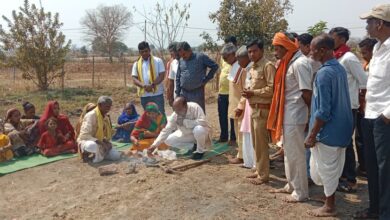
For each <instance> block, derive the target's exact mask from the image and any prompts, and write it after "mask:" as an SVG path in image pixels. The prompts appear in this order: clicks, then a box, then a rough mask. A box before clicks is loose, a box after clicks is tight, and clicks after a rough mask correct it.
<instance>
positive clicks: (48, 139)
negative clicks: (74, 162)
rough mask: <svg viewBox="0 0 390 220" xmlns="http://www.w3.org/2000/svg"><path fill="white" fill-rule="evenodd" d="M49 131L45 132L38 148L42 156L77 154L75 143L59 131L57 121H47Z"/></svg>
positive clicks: (53, 119) (50, 119)
mask: <svg viewBox="0 0 390 220" xmlns="http://www.w3.org/2000/svg"><path fill="white" fill-rule="evenodd" d="M46 127H47V131H45V132H44V133H43V134H42V136H41V138H40V140H39V142H38V147H39V148H40V150H41V154H42V155H44V156H47V157H51V156H57V155H59V154H64V153H76V152H77V150H76V149H77V147H76V146H75V143H74V141H72V140H67V139H66V137H65V136H64V135H62V134H61V132H58V131H57V119H55V118H53V117H52V118H49V119H48V120H47V121H46Z"/></svg>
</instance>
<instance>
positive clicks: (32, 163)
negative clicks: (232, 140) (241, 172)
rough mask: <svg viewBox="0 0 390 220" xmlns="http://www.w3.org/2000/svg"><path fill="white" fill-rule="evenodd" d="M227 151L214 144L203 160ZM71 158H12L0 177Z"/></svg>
mask: <svg viewBox="0 0 390 220" xmlns="http://www.w3.org/2000/svg"><path fill="white" fill-rule="evenodd" d="M113 145H114V147H115V148H116V149H118V150H127V149H129V148H130V147H131V144H128V143H117V142H113ZM229 149H230V147H229V146H228V145H227V143H224V144H220V143H218V144H214V145H213V146H212V148H211V149H210V150H209V151H207V152H206V153H205V156H204V159H208V158H211V157H214V156H216V155H219V154H222V153H224V152H226V151H228V150H229ZM173 150H174V151H175V152H176V154H177V157H179V158H189V157H191V154H190V152H189V151H188V150H185V149H179V148H174V149H173ZM73 157H77V154H63V155H59V156H55V157H45V156H42V155H40V154H34V155H31V156H26V157H19V158H14V159H12V160H10V161H7V162H2V163H0V176H3V175H5V174H9V173H13V172H16V171H19V170H24V169H27V168H31V167H36V166H40V165H43V164H48V163H52V162H55V161H59V160H64V159H68V158H73Z"/></svg>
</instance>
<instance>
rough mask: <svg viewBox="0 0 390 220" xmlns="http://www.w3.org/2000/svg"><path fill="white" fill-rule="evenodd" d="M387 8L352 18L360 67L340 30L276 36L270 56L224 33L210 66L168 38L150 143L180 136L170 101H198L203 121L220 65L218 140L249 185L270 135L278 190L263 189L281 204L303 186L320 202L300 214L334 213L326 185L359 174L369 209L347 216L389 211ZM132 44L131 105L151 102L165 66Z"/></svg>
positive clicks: (348, 188) (345, 183) (337, 185)
mask: <svg viewBox="0 0 390 220" xmlns="http://www.w3.org/2000/svg"><path fill="white" fill-rule="evenodd" d="M389 15H390V5H389V4H384V5H380V6H377V7H375V8H373V9H372V10H371V11H370V12H369V13H367V14H366V15H362V17H361V18H362V19H365V20H367V32H368V35H369V38H367V39H364V40H363V41H362V42H360V44H359V48H360V52H361V54H362V58H363V60H364V63H363V64H362V62H361V61H360V60H359V58H358V57H357V56H356V55H355V54H354V53H352V52H351V49H350V48H349V47H348V46H347V41H348V40H349V36H350V32H349V30H348V29H346V28H344V27H335V28H332V29H331V30H330V31H329V33H327V34H325V33H324V34H321V35H319V36H316V37H314V38H313V36H311V35H310V34H307V33H305V34H301V35H297V34H294V33H287V32H279V33H276V34H275V36H274V38H273V41H272V45H273V48H274V55H275V57H276V59H277V62H276V63H273V62H271V61H270V60H267V59H266V58H265V56H264V48H263V46H264V45H263V43H262V42H261V41H260V40H253V41H251V42H249V43H247V44H246V45H243V46H238V44H237V41H236V39H235V38H234V37H228V38H227V39H226V40H225V45H224V46H223V48H222V50H221V55H222V60H221V62H220V65H219V66H218V64H217V63H216V62H214V61H212V60H211V59H210V58H209V57H207V56H206V55H204V54H202V53H196V52H193V51H192V50H191V47H190V46H189V45H188V43H187V42H180V43H172V44H171V45H170V46H169V48H168V49H169V51H170V53H171V56H172V59H171V60H170V61H169V62H168V64H167V68H166V69H167V71H166V74H165V78H166V81H167V83H165V86H166V88H167V89H166V90H167V92H166V96H167V99H168V101H169V104H170V105H171V106H172V107H173V109H174V113H173V115H171V116H170V117H168V123H167V125H166V127H165V128H164V129H163V130H162V131H161V133H160V135H158V136H157V139H156V140H155V141H154V142H153V144H152V146H151V149H154V148H155V147H157V146H159V145H160V144H161V143H163V142H164V141H165V143H166V144H167V145H170V144H172V143H175V142H176V143H177V142H180V140H182V139H185V135H184V134H186V133H185V132H184V131H180V130H181V127H180V124H183V125H185V124H186V123H185V119H184V121H182V120H181V117H180V113H182V114H183V115H184V111H183V112H180V111H181V110H180V109H177V107H178V106H177V105H176V104H177V103H175V102H176V101H177V100H178V99H179V100H185V101H186V102H187V101H188V105H187V106H188V107H187V108H188V110H187V111H189V110H190V107H191V106H194V108H195V107H196V108H198V109H199V107H200V108H201V109H202V114H201V115H198V116H197V117H199V119H198V120H197V124H196V125H197V126H203V127H202V129H204V128H207V127H208V125H207V121H203V120H204V114H205V113H206V111H205V97H204V95H205V93H204V91H205V85H206V83H207V82H208V81H210V80H211V79H212V78H213V77H214V75H215V74H216V72H217V70H218V68H219V67H220V69H221V72H220V74H219V78H218V81H219V83H218V84H219V95H218V114H219V122H220V128H221V133H220V138H219V141H220V142H229V143H230V144H232V145H233V144H236V145H237V146H238V154H237V156H236V157H235V158H231V159H230V162H231V163H233V164H242V165H243V166H244V167H248V168H255V172H254V173H253V174H251V175H249V176H248V177H247V178H249V179H250V182H251V183H253V184H255V185H259V184H263V183H267V182H268V181H269V169H270V155H269V151H268V150H269V143H270V142H272V143H274V144H277V145H278V146H280V147H281V149H280V150H279V151H278V154H280V155H283V158H284V164H285V172H286V177H287V184H286V185H285V187H283V188H281V189H275V190H272V191H271V192H272V193H288V194H290V195H289V196H287V197H286V198H285V199H284V200H285V201H286V202H304V201H306V200H307V199H308V198H309V183H311V182H314V183H315V184H317V185H323V186H324V194H325V200H324V202H325V204H324V206H323V207H321V208H318V209H315V210H311V211H309V214H310V215H313V216H334V215H335V214H336V206H335V192H336V190H339V191H342V192H350V193H351V192H355V191H356V188H357V181H356V176H357V173H359V174H362V175H366V176H367V179H368V185H369V196H370V207H369V208H368V209H365V210H363V211H361V212H358V213H356V215H355V218H361V219H362V218H363V219H364V218H377V217H380V218H381V219H387V218H390V202H389V199H390V190H389V188H388V184H390V179H389V177H388V175H387V174H388V172H389V169H390V165H389V163H388V158H389V156H390V155H389V152H390V151H388V146H389V145H390V139H389V138H390V135H389V134H390V132H389V131H390V130H389V129H390V115H389V114H390V113H389V111H390V110H389V108H390V103H389V102H390V97H389V95H390V93H389V89H390V85H389V82H390V81H389V79H390V78H389V76H390V75H389V74H388V73H389V66H390V50H389V41H390V39H389V37H390V17H389ZM138 49H139V50H140V53H141V55H142V57H141V58H140V59H139V60H138V61H137V62H136V64H135V65H134V66H133V72H132V76H133V79H134V82H135V84H136V86H138V88H139V94H140V95H141V102H143V103H145V102H147V101H151V100H154V101H155V102H156V103H157V102H159V101H158V100H159V99H161V97H163V95H164V94H163V90H161V89H159V88H161V87H162V86H163V79H164V70H165V69H164V68H163V65H162V64H160V63H161V60H160V59H158V58H156V57H152V56H150V49H149V47H148V45H147V43H146V42H142V43H140V45H139V48H138ZM153 62H154V64H153ZM141 65H142V68H141ZM150 69H153V70H151V71H150ZM157 73H158V75H157ZM145 100H147V101H145ZM159 107H162V108H163V106H159ZM183 122H184V123H183ZM229 122H230V135H229ZM191 124H192V123H191ZM197 126H187V128H188V132H189V133H188V134H191V139H192V138H193V137H194V138H195V140H196V145H194V147H195V146H197V150H196V148H194V150H196V151H195V152H196V153H199V152H203V148H204V142H201V141H200V140H202V141H203V140H205V137H204V136H202V138H199V136H198V135H197V132H196V131H198V130H197ZM175 129H177V130H178V131H180V132H179V133H180V135H176V136H172V138H174V139H175V142H171V139H170V138H167V137H168V135H169V134H171V135H172V132H173V134H174V133H176V131H175ZM191 129H192V130H191ZM174 131H175V132H174ZM206 131H207V129H206ZM354 133H355V135H353V134H354ZM353 137H355V145H356V151H357V155H358V162H359V166H358V167H357V166H356V158H355V151H354V144H353V143H354V141H353V140H352V139H353ZM200 146H202V148H200ZM305 148H306V149H305ZM198 156H199V157H200V156H201V155H196V157H198ZM273 156H274V155H273Z"/></svg>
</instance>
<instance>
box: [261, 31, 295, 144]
mask: <svg viewBox="0 0 390 220" xmlns="http://www.w3.org/2000/svg"><path fill="white" fill-rule="evenodd" d="M272 45H274V46H276V45H278V46H282V47H284V48H286V49H287V53H286V55H284V57H283V58H282V59H281V60H280V63H279V66H278V68H277V70H276V75H275V82H274V96H273V97H272V103H271V108H270V112H269V116H268V121H267V129H268V130H270V132H271V138H272V142H273V143H276V142H278V141H279V140H280V138H281V136H282V132H283V115H284V100H285V94H284V88H285V85H284V84H285V79H286V72H287V69H288V64H289V62H290V61H291V59H292V57H293V56H294V54H295V52H297V51H298V48H299V46H298V42H297V40H295V42H293V41H291V40H290V39H289V38H288V37H287V36H286V35H285V34H284V33H281V32H279V33H276V34H275V36H274V39H273V41H272Z"/></svg>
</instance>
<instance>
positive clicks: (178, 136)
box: [149, 97, 211, 159]
mask: <svg viewBox="0 0 390 220" xmlns="http://www.w3.org/2000/svg"><path fill="white" fill-rule="evenodd" d="M173 110H174V113H172V115H171V116H169V117H168V123H167V126H166V127H165V128H164V129H163V130H162V131H161V132H160V134H159V136H158V137H157V138H156V140H155V141H154V143H153V144H152V146H151V147H150V148H149V150H150V151H152V150H154V149H155V148H156V147H158V146H159V145H160V144H162V143H163V142H165V144H167V145H168V146H171V147H183V146H185V145H187V146H188V144H192V145H194V144H195V145H194V146H196V149H194V150H195V151H194V154H193V159H201V158H202V157H203V154H204V152H205V151H206V149H207V148H208V147H210V146H211V129H210V126H209V125H208V123H207V121H206V115H205V114H204V112H203V109H202V108H201V107H200V106H199V105H198V104H197V103H195V102H188V103H187V101H186V100H185V98H183V97H177V98H176V99H175V101H174V102H173Z"/></svg>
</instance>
